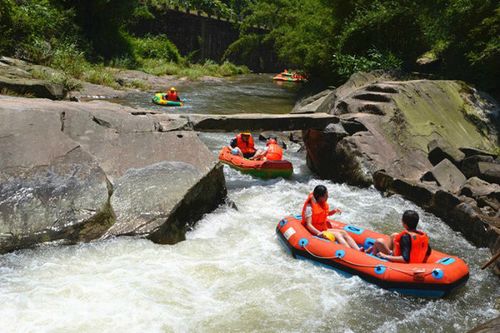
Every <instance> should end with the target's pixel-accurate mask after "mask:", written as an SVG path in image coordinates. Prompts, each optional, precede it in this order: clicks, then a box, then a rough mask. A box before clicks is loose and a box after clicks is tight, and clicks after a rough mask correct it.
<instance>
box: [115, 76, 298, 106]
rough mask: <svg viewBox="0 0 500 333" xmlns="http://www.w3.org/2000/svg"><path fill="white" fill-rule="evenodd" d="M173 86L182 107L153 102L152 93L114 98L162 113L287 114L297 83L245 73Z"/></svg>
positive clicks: (139, 93)
mask: <svg viewBox="0 0 500 333" xmlns="http://www.w3.org/2000/svg"><path fill="white" fill-rule="evenodd" d="M165 88H169V87H165ZM176 88H177V90H178V92H179V95H180V97H181V99H182V100H183V101H184V106H182V107H166V106H161V105H155V104H153V103H152V102H151V98H152V96H153V95H154V92H136V93H131V94H128V95H127V96H125V97H123V98H120V99H115V100H114V101H115V102H118V103H120V104H123V105H128V106H132V107H140V108H145V109H148V110H154V111H160V112H165V113H209V114H232V113H249V112H250V113H255V112H257V113H288V112H290V110H291V109H292V108H293V106H294V104H295V100H294V97H295V94H296V92H297V91H298V89H299V88H300V85H299V84H297V83H293V82H273V81H272V75H270V74H249V75H241V76H238V77H234V78H229V79H224V80H222V79H221V80H213V81H203V82H192V81H180V82H179V83H178V84H177V85H176ZM112 101H113V100H112Z"/></svg>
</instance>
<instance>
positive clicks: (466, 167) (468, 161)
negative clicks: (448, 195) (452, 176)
mask: <svg viewBox="0 0 500 333" xmlns="http://www.w3.org/2000/svg"><path fill="white" fill-rule="evenodd" d="M493 161H494V159H493V157H492V156H487V155H472V156H467V157H466V158H465V159H464V160H463V161H462V165H461V167H460V170H462V172H463V173H464V175H465V176H466V177H467V178H470V177H477V176H479V174H480V171H479V162H490V163H491V162H493Z"/></svg>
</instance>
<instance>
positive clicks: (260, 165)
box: [219, 147, 293, 178]
mask: <svg viewBox="0 0 500 333" xmlns="http://www.w3.org/2000/svg"><path fill="white" fill-rule="evenodd" d="M219 160H220V161H221V162H223V163H225V164H227V165H229V166H230V167H232V168H234V169H237V170H239V171H241V172H243V173H247V174H250V175H253V176H256V177H260V178H275V177H283V178H289V177H290V176H291V175H292V174H293V166H292V163H290V162H289V161H285V160H282V161H259V160H249V159H246V158H243V157H241V156H238V155H233V154H231V150H230V149H229V147H223V148H222V149H221V151H220V153H219Z"/></svg>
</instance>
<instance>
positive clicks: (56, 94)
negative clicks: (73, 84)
mask: <svg viewBox="0 0 500 333" xmlns="http://www.w3.org/2000/svg"><path fill="white" fill-rule="evenodd" d="M0 64H2V66H0V93H2V92H8V93H14V94H18V95H29V96H33V97H40V98H49V99H63V98H64V97H65V95H66V91H64V87H63V85H62V84H59V83H53V82H48V81H45V80H39V79H36V78H34V77H33V75H32V74H31V72H30V70H31V69H32V67H33V65H30V64H28V63H26V62H24V61H20V60H16V59H12V58H7V57H1V58H0Z"/></svg>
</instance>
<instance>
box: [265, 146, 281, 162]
mask: <svg viewBox="0 0 500 333" xmlns="http://www.w3.org/2000/svg"><path fill="white" fill-rule="evenodd" d="M266 158H267V159H268V160H270V161H281V160H282V159H283V149H281V147H280V146H279V145H278V144H276V143H270V144H269V145H268V146H267V152H266Z"/></svg>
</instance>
